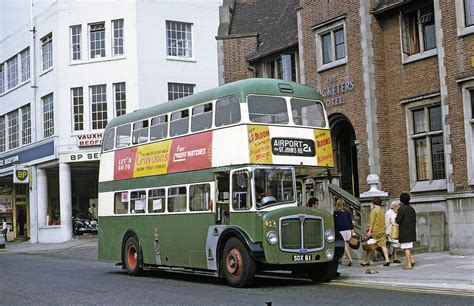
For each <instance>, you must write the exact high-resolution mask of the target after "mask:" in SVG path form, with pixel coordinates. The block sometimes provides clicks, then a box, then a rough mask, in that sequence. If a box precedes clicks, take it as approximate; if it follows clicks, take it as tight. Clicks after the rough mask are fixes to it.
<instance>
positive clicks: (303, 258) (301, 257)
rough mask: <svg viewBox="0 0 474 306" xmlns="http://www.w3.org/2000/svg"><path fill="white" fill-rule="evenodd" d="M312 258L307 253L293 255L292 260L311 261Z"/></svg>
mask: <svg viewBox="0 0 474 306" xmlns="http://www.w3.org/2000/svg"><path fill="white" fill-rule="evenodd" d="M312 259H313V256H312V255H309V254H304V255H303V254H299V255H293V261H311V260H312Z"/></svg>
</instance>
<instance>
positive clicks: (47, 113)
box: [42, 94, 54, 138]
mask: <svg viewBox="0 0 474 306" xmlns="http://www.w3.org/2000/svg"><path fill="white" fill-rule="evenodd" d="M42 100H43V137H44V138H47V137H50V136H53V135H54V118H53V117H54V112H53V94H49V95H47V96H44V97H43V98H42Z"/></svg>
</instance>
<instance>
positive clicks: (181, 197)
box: [168, 186, 186, 212]
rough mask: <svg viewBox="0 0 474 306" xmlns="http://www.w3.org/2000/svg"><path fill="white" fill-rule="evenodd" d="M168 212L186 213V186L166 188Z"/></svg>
mask: <svg viewBox="0 0 474 306" xmlns="http://www.w3.org/2000/svg"><path fill="white" fill-rule="evenodd" d="M168 211H169V212H185V211H186V186H180V187H170V188H168Z"/></svg>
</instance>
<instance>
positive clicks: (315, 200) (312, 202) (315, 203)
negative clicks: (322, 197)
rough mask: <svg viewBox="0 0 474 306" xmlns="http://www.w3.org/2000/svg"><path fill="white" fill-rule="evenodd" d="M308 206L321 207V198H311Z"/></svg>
mask: <svg viewBox="0 0 474 306" xmlns="http://www.w3.org/2000/svg"><path fill="white" fill-rule="evenodd" d="M308 207H311V208H319V200H318V198H309V200H308Z"/></svg>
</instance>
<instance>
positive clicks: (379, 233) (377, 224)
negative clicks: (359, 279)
mask: <svg viewBox="0 0 474 306" xmlns="http://www.w3.org/2000/svg"><path fill="white" fill-rule="evenodd" d="M372 204H373V205H372V206H373V208H372V210H371V211H370V215H369V228H368V229H367V237H368V238H374V239H375V240H376V244H377V247H380V248H382V252H383V257H384V259H385V262H384V264H383V265H384V267H387V266H390V261H389V259H388V250H387V236H386V234H385V216H384V211H383V209H382V200H381V199H380V198H379V197H374V198H373V199H372ZM373 252H374V251H373V250H368V251H367V255H366V257H365V262H363V263H360V265H361V266H368V265H370V260H371V258H372V253H373Z"/></svg>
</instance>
